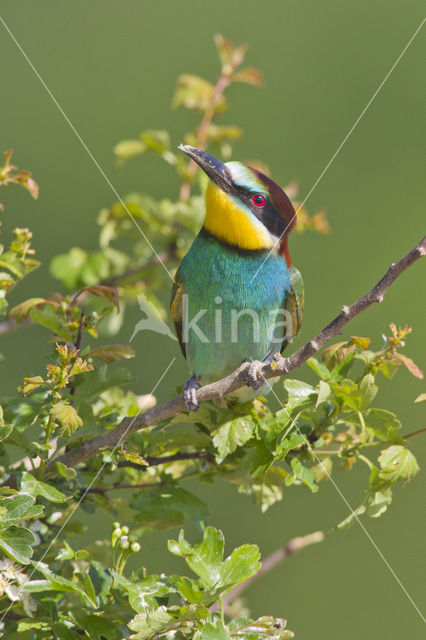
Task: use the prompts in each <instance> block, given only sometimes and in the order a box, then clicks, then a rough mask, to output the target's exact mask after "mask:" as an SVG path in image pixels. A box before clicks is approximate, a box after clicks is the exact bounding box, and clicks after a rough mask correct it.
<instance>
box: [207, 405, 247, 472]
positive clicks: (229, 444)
mask: <svg viewBox="0 0 426 640" xmlns="http://www.w3.org/2000/svg"><path fill="white" fill-rule="evenodd" d="M254 428H255V425H254V422H253V420H252V419H251V418H250V417H249V416H244V417H242V418H234V420H229V421H228V422H225V423H224V424H222V425H221V426H220V427H219V428H218V429H216V430H215V431H213V434H212V435H213V444H214V446H215V447H216V449H217V450H218V454H219V455H218V462H222V461H223V459H224V458H226V456H228V455H229V454H230V453H232V452H233V451H235V449H236V448H237V447H239V446H242V445H243V444H245V443H246V442H248V440H250V438H252V436H253V433H254Z"/></svg>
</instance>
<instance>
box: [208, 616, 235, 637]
mask: <svg viewBox="0 0 426 640" xmlns="http://www.w3.org/2000/svg"><path fill="white" fill-rule="evenodd" d="M201 637H202V639H203V640H231V636H230V635H229V633H228V628H227V627H225V625H224V624H223V622H222V621H221V620H217V621H216V624H213V623H212V622H206V623H205V624H204V625H203V627H202V629H201Z"/></svg>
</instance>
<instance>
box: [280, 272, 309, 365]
mask: <svg viewBox="0 0 426 640" xmlns="http://www.w3.org/2000/svg"><path fill="white" fill-rule="evenodd" d="M289 270H290V290H289V292H288V293H287V296H286V299H285V303H284V309H285V310H286V311H287V312H288V313H289V314H290V316H291V319H292V323H293V327H292V335H291V336H288V337H286V338H284V340H283V343H282V346H281V353H282V352H283V351H284V349H285V348H286V346H287V345H288V344H289V343H290V342H291V341H292V340H293V338H294V337H295V336H296V335H297V334H298V333H299V329H300V327H301V326H302V320H303V308H304V303H305V289H304V286H303V278H302V276H301V274H300V271H299V270H298V269H296V267H293V266H291V267H290V269H289Z"/></svg>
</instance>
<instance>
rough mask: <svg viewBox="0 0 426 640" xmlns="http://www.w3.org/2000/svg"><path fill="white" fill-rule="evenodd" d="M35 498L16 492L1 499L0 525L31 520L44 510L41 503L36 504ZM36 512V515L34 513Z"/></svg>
mask: <svg viewBox="0 0 426 640" xmlns="http://www.w3.org/2000/svg"><path fill="white" fill-rule="evenodd" d="M34 503H35V498H34V497H33V496H28V495H25V494H22V493H21V494H16V495H14V496H11V497H9V498H2V499H1V500H0V509H1V512H0V513H1V514H2V515H0V527H2V528H3V527H5V526H9V525H10V524H18V523H19V522H22V521H23V520H29V519H30V518H32V517H35V515H40V514H41V513H42V511H43V507H42V506H41V505H35V504H34ZM34 514H35V515H34Z"/></svg>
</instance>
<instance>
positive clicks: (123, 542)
mask: <svg viewBox="0 0 426 640" xmlns="http://www.w3.org/2000/svg"><path fill="white" fill-rule="evenodd" d="M119 543H120V547H121V548H122V549H128V548H129V546H130V545H129V538H128V537H127V536H121V538H120V540H119Z"/></svg>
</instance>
